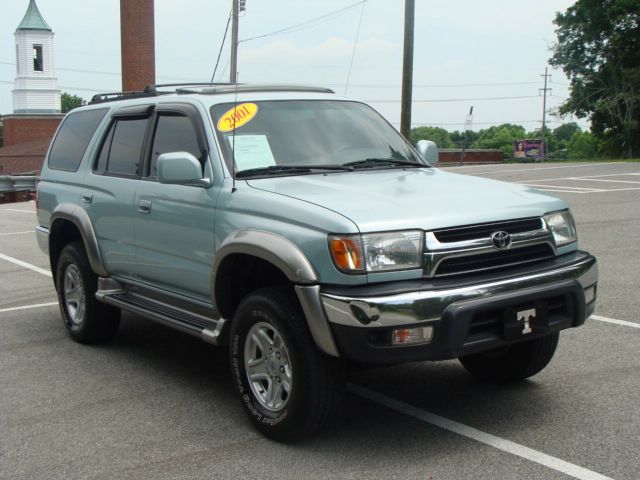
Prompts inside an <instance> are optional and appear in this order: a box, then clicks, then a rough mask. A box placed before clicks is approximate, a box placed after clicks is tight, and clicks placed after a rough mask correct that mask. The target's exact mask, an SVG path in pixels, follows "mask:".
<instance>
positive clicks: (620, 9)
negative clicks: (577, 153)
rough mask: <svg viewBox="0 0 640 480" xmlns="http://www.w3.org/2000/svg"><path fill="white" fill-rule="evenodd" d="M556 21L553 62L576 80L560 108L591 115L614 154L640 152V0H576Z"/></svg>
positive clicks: (594, 129) (594, 128) (596, 130)
mask: <svg viewBox="0 0 640 480" xmlns="http://www.w3.org/2000/svg"><path fill="white" fill-rule="evenodd" d="M554 23H555V24H556V26H557V28H556V35H557V39H558V41H557V43H556V44H555V46H554V48H553V56H552V57H551V59H550V62H551V64H552V65H554V66H560V67H562V69H563V71H564V72H565V74H566V75H567V77H568V78H569V80H570V81H571V93H570V97H569V99H568V100H567V101H566V102H565V103H564V104H563V105H562V106H561V107H560V113H561V114H567V113H574V114H575V115H576V116H578V117H579V118H584V117H589V119H590V120H591V131H592V132H593V134H594V135H595V136H596V137H597V139H598V140H600V141H601V142H602V144H603V147H604V148H605V149H607V150H609V152H608V153H609V154H613V155H622V156H627V157H631V156H633V155H634V154H638V152H640V48H638V38H639V36H638V31H640V3H638V0H577V1H576V2H575V3H574V4H573V5H572V6H571V7H569V8H568V9H567V10H566V11H565V12H564V13H562V12H560V13H558V14H557V15H556V18H555V20H554ZM572 138H573V137H572Z"/></svg>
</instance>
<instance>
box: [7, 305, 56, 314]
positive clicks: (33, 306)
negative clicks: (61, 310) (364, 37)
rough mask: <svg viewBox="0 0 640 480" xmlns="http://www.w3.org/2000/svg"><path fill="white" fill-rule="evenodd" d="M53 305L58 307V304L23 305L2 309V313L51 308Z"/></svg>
mask: <svg viewBox="0 0 640 480" xmlns="http://www.w3.org/2000/svg"><path fill="white" fill-rule="evenodd" d="M53 305H58V302H50V303H36V304H35V305H23V306H21V307H11V308H2V309H0V313H4V312H15V311H16V310H29V309H31V308H42V307H51V306H53Z"/></svg>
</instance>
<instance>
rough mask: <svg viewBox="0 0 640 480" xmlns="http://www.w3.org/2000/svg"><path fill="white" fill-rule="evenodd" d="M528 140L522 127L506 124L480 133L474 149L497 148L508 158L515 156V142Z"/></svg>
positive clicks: (474, 143)
mask: <svg viewBox="0 0 640 480" xmlns="http://www.w3.org/2000/svg"><path fill="white" fill-rule="evenodd" d="M522 138H527V132H526V130H525V129H524V127H523V126H522V125H513V124H511V123H504V124H502V125H497V126H493V127H489V128H485V129H482V130H480V131H479V132H478V139H477V140H476V141H475V142H473V145H472V147H473V148H497V149H500V150H502V151H503V153H504V154H505V156H506V157H511V156H513V142H514V141H515V140H519V139H522Z"/></svg>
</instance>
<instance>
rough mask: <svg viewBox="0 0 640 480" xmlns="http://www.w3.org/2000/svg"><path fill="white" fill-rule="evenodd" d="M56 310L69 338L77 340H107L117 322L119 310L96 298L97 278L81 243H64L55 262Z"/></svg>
mask: <svg viewBox="0 0 640 480" xmlns="http://www.w3.org/2000/svg"><path fill="white" fill-rule="evenodd" d="M56 287H57V290H58V303H59V305H60V313H61V314H62V319H63V321H64V324H65V326H66V327H67V331H68V332H69V335H71V338H73V339H74V340H75V341H76V342H80V343H88V344H95V343H104V342H108V341H109V340H111V339H112V338H113V337H114V336H115V334H116V333H117V331H118V327H119V325H120V310H119V309H118V308H115V307H112V306H110V305H105V304H104V303H100V302H98V301H97V300H96V296H95V295H96V289H97V287H98V277H97V276H96V274H95V273H93V271H92V270H91V266H90V265H89V260H88V259H87V254H86V253H85V250H84V246H83V245H82V243H81V242H72V243H69V244H68V245H66V246H65V247H64V248H63V249H62V252H61V253H60V258H59V259H58V264H57V265H56Z"/></svg>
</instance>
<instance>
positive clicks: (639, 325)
mask: <svg viewBox="0 0 640 480" xmlns="http://www.w3.org/2000/svg"><path fill="white" fill-rule="evenodd" d="M590 318H592V319H594V320H598V321H599V322H606V323H613V324H615V325H622V326H624V327H631V328H640V323H633V322H627V321H626V320H617V319H615V318H607V317H601V316H600V315H591V317H590Z"/></svg>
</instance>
